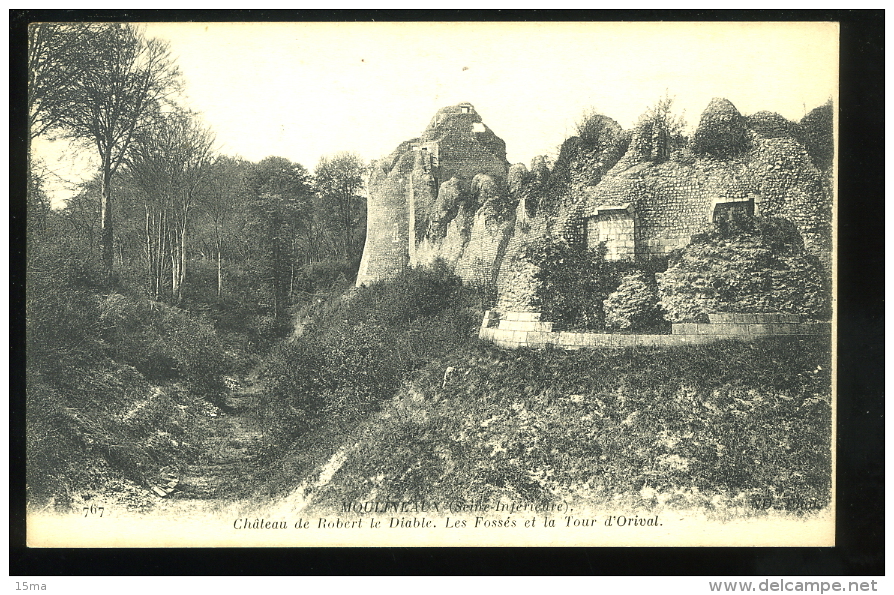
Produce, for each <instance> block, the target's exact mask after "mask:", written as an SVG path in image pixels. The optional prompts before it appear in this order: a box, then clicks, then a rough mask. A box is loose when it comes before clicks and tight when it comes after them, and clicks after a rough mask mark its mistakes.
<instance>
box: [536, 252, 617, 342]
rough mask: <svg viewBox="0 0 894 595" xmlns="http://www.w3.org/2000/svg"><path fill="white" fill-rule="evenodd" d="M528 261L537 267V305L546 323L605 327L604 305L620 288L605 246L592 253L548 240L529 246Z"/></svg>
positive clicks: (595, 327) (594, 327)
mask: <svg viewBox="0 0 894 595" xmlns="http://www.w3.org/2000/svg"><path fill="white" fill-rule="evenodd" d="M524 258H525V260H527V261H528V262H530V263H531V264H533V265H534V266H535V267H537V272H536V273H535V279H536V286H537V294H536V297H535V301H536V304H535V305H536V306H537V307H538V308H539V309H540V311H541V312H542V313H543V318H544V320H550V321H552V322H555V323H557V324H559V325H564V326H566V327H583V328H593V329H599V328H602V327H603V325H604V323H605V315H604V313H603V310H602V302H603V300H605V298H607V297H608V294H609V293H610V292H611V291H612V290H613V289H614V288H615V284H616V281H615V274H614V270H615V269H614V267H612V266H610V265H609V264H608V263H606V261H605V246H602V245H600V246H599V248H597V249H594V250H589V249H587V248H585V247H583V246H576V245H573V244H570V243H568V242H565V241H564V240H557V239H554V238H552V237H548V236H547V237H542V238H537V239H535V240H534V241H532V242H531V243H530V244H528V246H526V248H525V254H524Z"/></svg>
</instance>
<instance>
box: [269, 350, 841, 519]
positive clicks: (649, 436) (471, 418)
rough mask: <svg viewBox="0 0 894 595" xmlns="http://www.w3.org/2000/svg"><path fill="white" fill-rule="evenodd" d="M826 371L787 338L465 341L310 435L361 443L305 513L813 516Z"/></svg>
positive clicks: (822, 451)
mask: <svg viewBox="0 0 894 595" xmlns="http://www.w3.org/2000/svg"><path fill="white" fill-rule="evenodd" d="M829 371H830V351H829V345H828V344H823V343H822V342H816V341H813V340H809V341H808V340H801V339H796V338H780V339H771V340H763V341H758V342H755V343H740V342H732V341H731V342H722V343H717V344H714V345H709V346H697V347H688V348H677V349H672V350H662V349H652V348H641V349H629V350H621V351H579V352H571V353H564V352H556V351H532V350H519V351H514V352H513V351H502V350H499V349H496V348H494V347H492V346H489V345H485V344H470V345H468V346H466V347H463V348H458V349H456V350H454V351H453V352H451V353H450V354H449V355H445V356H444V357H441V358H438V359H437V360H435V361H432V362H431V363H429V364H428V365H426V366H424V367H423V368H422V369H420V370H418V371H417V372H416V373H414V374H413V375H412V376H411V377H410V378H409V380H408V381H407V382H405V383H404V384H403V386H402V387H401V388H400V390H399V392H398V393H397V395H396V396H395V397H394V398H393V399H391V400H390V401H388V402H387V403H386V404H385V405H384V406H383V407H382V409H381V411H380V412H379V413H377V414H375V415H374V416H372V417H371V418H369V419H368V420H367V421H366V422H365V423H363V424H360V425H359V426H353V427H348V428H345V427H344V426H343V427H341V428H339V429H338V430H335V432H336V433H343V434H342V438H341V439H335V440H333V438H334V436H332V435H331V434H330V435H328V436H327V435H326V432H323V433H322V434H321V433H319V432H317V433H315V434H314V436H313V441H314V443H316V444H321V443H328V444H330V445H331V444H343V445H351V444H356V446H354V447H353V448H349V454H348V457H347V459H346V460H345V462H344V464H343V465H342V466H341V468H340V469H339V470H338V472H337V473H336V474H335V475H334V476H333V478H332V480H331V481H330V482H329V483H328V484H327V485H325V486H323V487H322V488H321V489H320V490H319V492H318V493H317V494H316V495H315V503H316V505H317V506H318V507H319V508H320V509H321V510H333V509H339V508H340V506H341V503H342V502H343V501H348V500H371V499H378V500H421V499H424V500H429V501H432V500H436V501H437V500H439V501H457V500H463V501H478V500H479V499H484V500H487V501H495V500H498V499H500V498H507V499H511V500H514V501H520V500H525V501H537V502H541V501H562V500H565V501H569V502H579V503H582V504H584V503H586V504H589V505H595V506H598V505H606V504H611V503H614V504H619V503H624V504H625V505H627V506H631V505H633V506H636V507H645V508H654V507H656V506H669V507H684V508H693V507H694V508H700V509H706V510H712V509H716V510H721V511H722V510H730V509H734V508H741V509H743V510H755V509H763V508H767V507H770V506H772V507H774V508H779V509H787V510H804V509H813V508H818V507H822V506H825V505H826V504H827V503H828V501H829V494H830V488H831V486H830V477H831V450H830V448H831V445H830V436H831V431H830V424H831V395H830V391H829V387H830V386H831V379H830V373H829ZM302 442H303V441H301V440H299V443H298V445H297V447H298V449H299V450H301V449H303V448H306V447H308V446H310V445H309V444H308V445H302ZM328 450H330V451H331V450H332V449H331V448H330V449H328ZM287 459H288V457H287ZM283 464H284V466H287V465H288V462H285V463H283ZM284 468H286V467H284Z"/></svg>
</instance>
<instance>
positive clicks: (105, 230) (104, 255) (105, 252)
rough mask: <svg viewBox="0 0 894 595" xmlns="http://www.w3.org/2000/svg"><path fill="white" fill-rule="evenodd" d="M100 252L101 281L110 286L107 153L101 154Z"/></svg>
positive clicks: (112, 246)
mask: <svg viewBox="0 0 894 595" xmlns="http://www.w3.org/2000/svg"><path fill="white" fill-rule="evenodd" d="M100 202H101V204H100V210H101V213H100V227H101V229H102V235H101V236H100V253H101V260H102V268H103V277H104V278H103V283H104V284H105V286H106V287H110V286H111V284H112V280H113V271H114V268H113V263H114V254H115V252H114V249H115V240H114V237H115V236H114V234H113V232H112V162H111V156H110V155H109V154H108V153H107V154H105V155H103V156H102V198H101V199H100Z"/></svg>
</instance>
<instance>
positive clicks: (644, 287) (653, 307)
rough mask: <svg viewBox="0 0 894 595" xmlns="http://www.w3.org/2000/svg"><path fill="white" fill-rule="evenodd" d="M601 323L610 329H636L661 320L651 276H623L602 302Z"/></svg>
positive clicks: (643, 274) (655, 288)
mask: <svg viewBox="0 0 894 595" xmlns="http://www.w3.org/2000/svg"><path fill="white" fill-rule="evenodd" d="M603 308H604V310H605V324H606V326H608V327H611V328H618V329H629V330H639V329H643V328H648V327H650V326H654V325H655V324H657V323H658V322H660V321H661V312H660V310H659V309H658V291H657V287H656V285H655V280H654V277H651V276H648V275H646V274H645V273H642V272H636V273H632V274H630V275H626V276H624V277H623V278H622V279H621V284H620V285H619V286H618V288H617V289H616V290H615V291H613V292H612V293H611V294H609V296H608V298H607V299H606V300H605V302H603Z"/></svg>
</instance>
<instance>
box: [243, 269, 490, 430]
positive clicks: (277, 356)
mask: <svg viewBox="0 0 894 595" xmlns="http://www.w3.org/2000/svg"><path fill="white" fill-rule="evenodd" d="M466 299H472V296H471V295H467V294H466V292H464V291H463V288H462V283H461V281H460V280H459V278H458V277H456V276H455V275H453V274H452V273H451V272H450V271H449V269H448V268H447V266H446V265H445V264H444V263H443V262H437V263H435V264H434V266H432V267H428V268H415V269H407V270H406V271H404V272H403V273H402V274H401V275H399V276H398V277H397V278H395V279H392V280H389V281H383V282H377V283H374V284H372V285H369V286H364V287H360V288H358V289H356V290H353V291H351V292H350V293H349V294H347V295H345V296H335V297H334V298H332V299H330V300H329V301H328V302H326V303H320V304H315V305H314V307H313V316H314V318H315V322H314V323H313V324H311V325H310V326H309V327H308V328H307V329H306V331H305V333H304V334H302V336H301V337H299V338H297V339H296V340H295V341H292V342H290V343H286V344H284V345H281V346H280V347H278V348H275V349H274V350H273V352H272V353H271V355H270V356H269V358H268V359H267V361H266V363H265V366H264V369H263V375H264V377H265V378H266V379H267V382H266V385H265V390H264V393H263V395H262V398H261V401H260V405H261V407H260V412H261V417H262V419H263V421H264V423H265V425H266V429H267V431H268V433H269V435H270V436H271V437H272V439H273V441H274V443H276V444H282V443H283V442H284V441H286V440H288V439H290V438H291V437H293V436H295V435H298V434H301V433H303V432H304V431H306V430H308V429H309V428H310V427H311V426H312V425H313V424H315V423H318V422H319V421H320V420H321V418H324V417H325V418H326V420H327V421H334V422H338V421H344V420H350V419H355V418H357V417H359V416H362V415H365V414H366V413H368V412H370V411H372V410H374V409H376V408H377V407H378V406H379V404H380V403H381V402H382V401H383V400H385V399H388V398H390V397H392V396H394V394H395V392H396V391H397V389H398V387H399V386H400V383H401V381H402V380H403V378H404V377H405V375H406V374H407V373H408V372H410V371H412V370H415V369H417V368H418V367H420V366H421V365H423V364H424V363H426V362H427V361H429V360H431V359H432V358H435V357H440V356H442V355H443V354H444V353H446V352H447V351H449V350H450V349H452V348H454V347H456V346H457V345H461V344H464V343H467V342H468V341H470V340H473V339H474V332H475V328H476V327H477V325H478V323H479V322H480V316H473V315H472V314H471V311H470V310H469V309H467V308H465V306H464V301H465V300H466Z"/></svg>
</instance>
